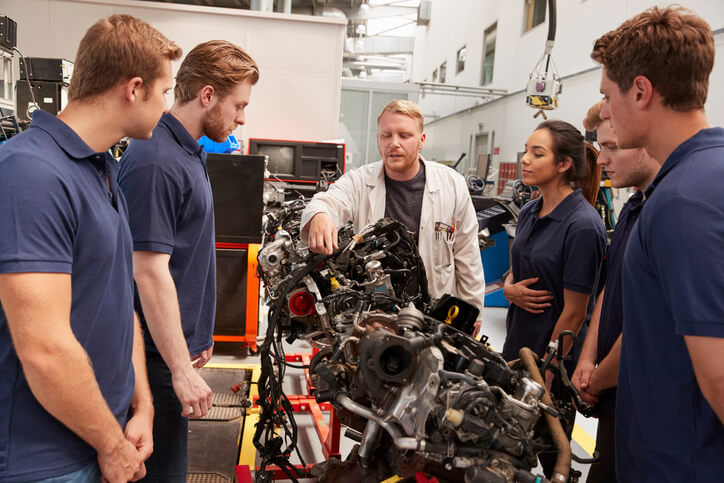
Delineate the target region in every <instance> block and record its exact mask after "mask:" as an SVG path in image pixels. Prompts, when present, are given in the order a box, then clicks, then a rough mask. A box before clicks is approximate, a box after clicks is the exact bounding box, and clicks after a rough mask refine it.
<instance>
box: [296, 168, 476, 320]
mask: <svg viewBox="0 0 724 483" xmlns="http://www.w3.org/2000/svg"><path fill="white" fill-rule="evenodd" d="M420 159H421V161H422V162H423V163H424V164H425V193H424V195H423V198H422V214H421V215H420V236H419V251H420V256H421V258H422V261H423V263H424V264H425V272H426V274H427V279H428V290H429V292H430V295H431V296H432V297H433V298H440V297H441V296H442V295H443V294H445V293H450V294H452V295H455V296H457V297H459V298H461V299H463V300H465V301H466V302H468V303H470V304H472V305H474V306H476V307H478V308H479V309H480V315H479V316H478V318H479V319H480V320H482V316H483V299H484V296H485V277H484V275H483V264H482V261H481V258H480V248H479V244H478V220H477V217H476V215H475V209H474V208H473V203H472V201H471V199H470V194H469V193H468V189H467V185H466V183H465V179H464V178H463V177H462V176H461V175H460V174H459V173H457V172H456V171H455V170H453V169H451V168H449V167H447V166H445V165H442V164H439V163H435V162H427V161H425V160H424V159H422V157H421V158H420ZM385 199H386V198H385V174H384V169H383V162H382V161H377V162H376V163H372V164H368V165H365V166H362V167H361V168H358V169H355V170H353V171H350V172H349V173H347V174H345V175H344V176H342V177H341V178H339V179H338V180H337V181H336V182H335V183H334V184H332V185H331V186H330V187H329V190H328V191H326V192H324V193H317V194H316V195H314V198H313V199H312V201H311V202H310V203H309V204H308V205H307V207H306V209H305V210H304V212H303V213H302V233H301V236H302V240H304V241H307V235H308V232H309V227H308V226H307V224H308V223H309V221H310V220H311V219H312V217H313V216H314V215H316V214H317V213H320V212H324V213H327V214H328V215H329V216H330V217H331V218H332V220H333V221H334V223H335V225H336V226H337V227H340V226H342V225H344V224H345V223H347V222H348V221H352V223H353V224H354V227H355V230H356V231H359V230H361V229H362V228H363V227H364V226H366V225H368V224H370V223H374V222H376V221H377V220H379V219H380V218H383V217H384V216H385ZM437 222H441V223H444V224H446V225H449V226H454V227H455V232H454V236H453V237H451V238H450V237H448V236H447V233H446V232H438V236H436V231H435V225H436V223H437Z"/></svg>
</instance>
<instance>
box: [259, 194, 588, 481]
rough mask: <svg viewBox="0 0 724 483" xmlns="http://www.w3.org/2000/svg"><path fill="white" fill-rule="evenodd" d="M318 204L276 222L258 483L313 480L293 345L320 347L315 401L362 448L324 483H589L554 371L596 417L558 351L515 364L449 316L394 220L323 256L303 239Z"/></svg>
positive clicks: (265, 255)
mask: <svg viewBox="0 0 724 483" xmlns="http://www.w3.org/2000/svg"><path fill="white" fill-rule="evenodd" d="M304 206H305V202H304V201H303V200H296V201H292V202H288V203H286V204H285V205H284V206H283V207H282V208H281V209H280V210H278V211H276V212H275V213H271V214H267V216H266V221H265V225H264V230H265V242H264V244H263V246H262V249H261V250H260V252H259V256H258V267H259V268H258V270H259V276H260V278H261V279H262V281H263V283H264V286H265V289H266V294H267V296H268V299H269V325H268V329H267V333H266V337H265V340H264V342H263V344H262V345H261V347H260V355H261V363H262V371H261V377H260V379H259V383H258V384H259V401H258V404H259V405H260V406H261V408H262V411H261V418H260V422H259V424H258V426H257V428H256V434H255V438H254V442H255V446H256V447H257V450H258V452H259V454H260V455H261V459H262V463H261V467H260V470H259V471H258V472H257V481H267V480H265V479H264V478H268V477H269V472H267V471H265V469H266V467H267V466H268V465H271V464H274V465H278V466H280V467H281V468H282V469H283V470H284V472H285V473H287V476H289V477H290V478H291V479H292V480H296V478H305V477H309V476H310V475H308V474H304V472H301V471H300V470H298V469H297V468H296V467H294V466H293V465H291V464H290V463H289V458H290V456H291V454H292V453H294V452H295V451H296V452H297V453H298V449H297V446H296V445H297V436H298V431H297V426H296V423H295V421H294V414H293V411H292V408H291V404H289V401H288V400H286V397H285V395H284V393H283V391H282V389H281V388H282V379H283V377H284V371H285V364H284V348H283V345H284V344H283V339H282V337H286V340H287V341H292V340H294V339H295V338H304V339H306V340H307V341H309V342H310V343H311V344H312V345H313V346H314V347H315V348H317V349H318V352H317V353H316V355H315V356H314V358H313V359H312V361H311V364H310V367H309V370H310V373H311V378H312V382H313V384H314V386H315V392H314V395H315V398H316V399H317V401H318V402H330V403H331V404H333V405H334V407H335V409H336V410H337V415H338V417H339V419H340V421H341V423H342V424H344V425H346V426H348V427H349V428H350V430H348V434H356V435H357V439H358V440H359V441H360V444H359V445H358V446H356V447H355V449H354V450H353V451H352V453H351V454H350V455H349V457H348V458H347V459H346V460H345V461H339V460H329V461H326V462H324V463H322V464H318V465H316V466H315V467H314V468H313V470H312V473H313V474H314V477H317V478H318V479H319V481H375V482H379V481H382V480H384V479H386V478H388V477H389V476H390V475H399V476H401V477H411V476H413V475H415V473H416V472H418V471H423V472H424V473H425V474H427V475H431V476H434V477H436V478H437V480H438V481H441V482H443V481H450V482H453V481H455V482H459V481H466V482H474V483H478V482H480V483H482V482H485V483H504V482H547V481H557V482H575V481H577V472H576V471H571V467H570V465H571V449H570V442H569V439H570V438H569V436H567V434H568V435H569V434H570V428H571V427H572V423H573V421H572V416H571V414H574V413H575V409H573V405H572V403H571V399H572V398H571V397H567V398H563V399H567V401H565V400H552V399H551V396H550V394H549V393H548V392H547V391H546V390H545V387H544V382H543V381H544V379H543V377H542V375H541V374H542V372H541V370H540V369H541V368H544V371H543V372H545V369H546V368H547V369H548V370H550V371H552V372H553V373H554V374H555V377H556V378H557V379H558V380H560V381H562V385H563V387H564V388H565V389H566V391H564V393H566V394H570V395H571V396H572V397H573V399H574V400H576V401H577V403H580V404H582V405H584V406H585V403H583V401H581V400H580V397H576V396H577V393H575V389H573V387H572V386H571V385H570V382H569V381H568V378H567V376H566V375H565V370H559V369H558V366H557V365H556V364H553V363H552V362H551V361H552V359H553V358H554V357H556V356H557V354H556V351H557V347H551V351H550V352H549V354H548V356H547V357H546V359H545V360H544V361H541V360H538V358H537V356H535V355H534V354H533V353H532V352H531V351H530V350H528V349H523V350H522V351H521V359H520V360H518V361H514V362H513V363H511V364H508V363H506V361H505V360H504V359H503V358H502V357H501V356H500V355H499V354H498V353H497V352H495V351H494V350H492V349H491V348H490V347H489V346H488V345H487V344H486V338H485V337H482V338H481V340H476V339H475V338H473V337H472V336H471V335H469V334H468V333H466V332H465V330H461V328H460V327H459V326H458V327H456V324H451V323H446V321H445V317H444V316H443V317H440V316H439V312H440V311H439V310H436V303H437V301H435V300H432V299H431V298H430V296H429V294H428V291H427V278H426V274H425V268H424V266H423V263H422V260H421V259H420V257H419V255H418V252H417V247H416V244H415V240H414V238H413V236H412V234H410V233H409V232H408V231H407V230H406V228H405V227H404V225H402V224H400V223H399V222H396V221H393V220H389V219H382V220H380V221H378V222H377V223H375V224H372V225H369V226H367V227H364V228H363V229H362V230H360V231H359V232H358V233H354V229H353V227H352V226H351V225H348V226H345V227H342V228H341V229H340V230H339V233H338V237H339V243H338V245H339V249H337V250H335V251H334V253H333V254H332V255H329V256H327V255H319V254H315V253H310V251H309V249H308V248H307V246H306V245H305V244H303V243H302V242H301V240H300V236H299V235H300V233H299V230H300V226H299V218H300V216H301V212H302V210H303V209H304ZM448 302H449V301H448ZM449 303H450V302H449ZM452 303H453V304H456V303H460V304H463V303H464V302H462V301H457V300H456V299H454V298H452ZM436 314H437V315H436ZM448 322H449V320H448ZM554 345H555V344H554ZM580 407H581V406H579V409H580ZM564 415H566V416H565V417H564ZM541 452H553V453H554V454H555V455H557V456H556V458H557V459H556V462H555V468H554V470H553V472H552V475H551V477H550V479H546V478H544V477H542V476H537V475H534V474H533V473H532V470H533V469H534V468H535V467H536V465H537V464H538V455H539V453H541Z"/></svg>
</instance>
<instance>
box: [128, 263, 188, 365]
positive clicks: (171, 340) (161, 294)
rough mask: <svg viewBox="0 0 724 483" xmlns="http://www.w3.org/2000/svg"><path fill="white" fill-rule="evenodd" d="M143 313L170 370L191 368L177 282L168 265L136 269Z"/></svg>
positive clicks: (154, 340)
mask: <svg viewBox="0 0 724 483" xmlns="http://www.w3.org/2000/svg"><path fill="white" fill-rule="evenodd" d="M136 284H137V286H138V292H139V296H140V298H141V306H142V307H143V315H144V317H145V319H146V325H147V326H148V330H149V332H150V333H151V337H152V338H153V342H154V344H155V345H156V348H157V349H158V351H159V353H160V354H161V356H162V357H163V360H164V361H165V362H166V365H167V366H168V367H169V369H170V370H171V372H176V371H180V370H185V369H190V368H191V358H190V356H189V352H188V348H187V346H186V339H185V338H184V335H183V329H182V328H181V314H180V311H179V305H178V295H177V292H176V286H175V285H174V282H173V278H171V273H170V272H169V271H168V268H166V269H165V273H164V271H163V270H155V271H153V270H145V271H144V272H142V273H140V274H139V273H138V272H136Z"/></svg>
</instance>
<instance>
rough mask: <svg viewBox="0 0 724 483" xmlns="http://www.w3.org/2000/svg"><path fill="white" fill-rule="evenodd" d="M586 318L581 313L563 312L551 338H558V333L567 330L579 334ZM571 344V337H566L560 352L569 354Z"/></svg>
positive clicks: (552, 339)
mask: <svg viewBox="0 0 724 483" xmlns="http://www.w3.org/2000/svg"><path fill="white" fill-rule="evenodd" d="M585 318H586V317H585V315H583V316H581V315H579V314H565V313H564V314H561V316H560V317H559V318H558V322H556V325H555V327H553V333H552V334H551V339H550V340H551V341H556V340H558V335H559V334H560V333H561V332H563V331H566V330H570V331H573V332H574V333H576V334H578V331H579V330H580V329H581V326H582V325H583V322H584V320H585ZM571 345H572V344H571V339H570V338H566V339H565V340H564V342H563V347H562V348H559V352H560V353H561V354H568V351H570V350H571Z"/></svg>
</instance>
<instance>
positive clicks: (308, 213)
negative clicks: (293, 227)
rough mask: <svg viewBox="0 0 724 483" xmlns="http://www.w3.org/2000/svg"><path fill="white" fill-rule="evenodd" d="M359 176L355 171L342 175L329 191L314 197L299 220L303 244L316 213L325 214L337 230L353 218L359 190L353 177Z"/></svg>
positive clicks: (356, 207)
mask: <svg viewBox="0 0 724 483" xmlns="http://www.w3.org/2000/svg"><path fill="white" fill-rule="evenodd" d="M359 176H360V174H359V173H358V172H356V171H352V172H350V173H346V174H344V175H343V176H342V177H340V178H339V179H338V180H337V181H335V182H334V184H332V185H330V186H329V189H328V190H327V191H324V192H320V193H317V194H315V195H314V197H313V198H312V200H311V201H310V202H309V204H308V205H307V207H306V208H304V211H303V212H302V219H301V222H300V223H301V234H300V236H301V239H302V241H304V242H305V243H306V242H307V238H308V236H309V226H308V225H309V222H310V221H311V220H312V218H313V217H314V215H316V214H317V213H326V214H328V215H329V216H330V217H331V218H332V221H333V222H334V224H335V226H336V227H337V229H339V227H340V226H342V225H344V224H345V223H347V222H348V221H352V220H353V218H354V211H355V210H357V209H358V204H357V202H356V199H357V198H358V194H359V189H358V187H357V185H356V183H355V177H357V178H359Z"/></svg>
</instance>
